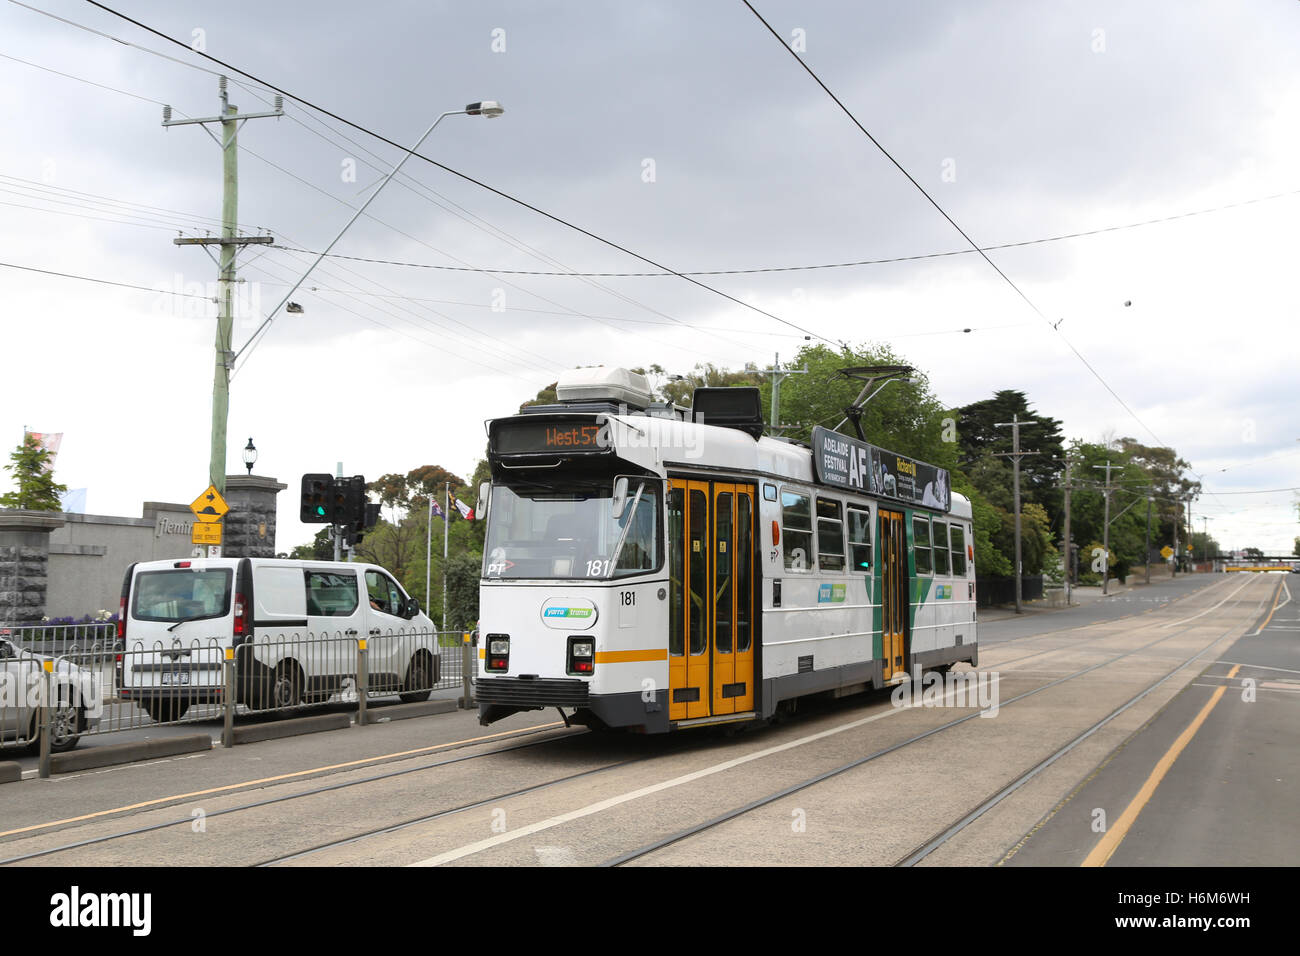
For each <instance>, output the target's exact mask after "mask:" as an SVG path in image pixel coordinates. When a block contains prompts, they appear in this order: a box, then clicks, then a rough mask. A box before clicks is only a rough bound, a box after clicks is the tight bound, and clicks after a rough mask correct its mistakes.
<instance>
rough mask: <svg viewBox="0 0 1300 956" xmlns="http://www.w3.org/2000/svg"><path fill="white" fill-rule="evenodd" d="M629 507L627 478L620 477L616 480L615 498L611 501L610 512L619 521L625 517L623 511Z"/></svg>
mask: <svg viewBox="0 0 1300 956" xmlns="http://www.w3.org/2000/svg"><path fill="white" fill-rule="evenodd" d="M626 507H627V478H625V477H618V478H615V479H614V496H613V498H612V499H611V500H610V503H609V510H610V514H611V515H613V517H614V520H615V521H617V520H618V519H619V518H621V517H623V509H625V508H626Z"/></svg>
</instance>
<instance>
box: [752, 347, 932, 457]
mask: <svg viewBox="0 0 1300 956" xmlns="http://www.w3.org/2000/svg"><path fill="white" fill-rule="evenodd" d="M906 364H907V362H906V360H905V359H904V358H903V357H902V356H900V355H898V354H897V353H895V352H894V351H893V350H892V349H890V348H889V347H888V346H886V345H878V346H867V345H862V346H859V347H857V348H849V347H848V346H845V347H844V348H842V349H840V350H839V351H836V350H835V349H832V348H830V347H828V346H825V345H805V346H804V347H803V348H802V349H800V350H799V352H798V354H796V355H795V357H794V359H792V360H791V362H790V365H791V367H795V368H803V367H807V369H808V374H807V375H791V376H789V377H788V378H786V379H785V380H784V381H783V382H782V383H781V395H780V398H781V404H780V407H779V408H778V409H777V414H778V415H779V416H780V420H781V422H782V423H783V425H785V426H786V427H785V428H784V429H783V431H782V434H784V435H785V436H786V437H788V438H793V439H795V440H797V441H808V440H809V439H810V438H811V437H812V430H813V427H814V426H815V425H822V426H824V427H826V428H835V427H836V425H838V424H839V423H840V422H841V421H842V420H843V419H844V417H845V415H844V410H845V409H846V408H848V407H849V405H850V404H852V402H853V400H854V399H855V398H857V396H858V393H859V392H861V391H862V385H863V383H862V382H861V381H860V380H858V379H852V378H849V377H847V376H845V375H841V374H840V370H841V369H844V368H857V367H861V366H866V365H906ZM755 371H756V372H757V370H755ZM757 374H759V375H761V374H762V373H761V372H757ZM911 378H912V384H906V383H903V382H895V383H894V384H891V385H886V386H885V387H884V388H883V390H881V391H880V393H879V394H877V395H876V397H875V398H873V399H871V401H870V402H869V403H868V404H867V406H866V407H865V408H864V409H863V412H862V431H863V434H864V435H866V438H867V441H869V442H871V443H872V444H873V445H879V446H880V447H882V448H886V449H888V450H889V451H892V452H897V453H898V454H900V455H907V456H908V457H910V458H917V459H920V460H921V461H925V462H929V463H930V464H932V465H938V466H939V467H940V468H947V469H949V470H952V469H953V468H955V467H956V465H957V451H956V443H955V441H954V440H953V434H952V428H951V427H950V426H951V424H952V417H951V415H950V413H949V412H948V411H947V410H946V409H945V408H944V407H943V405H941V404H940V402H939V400H938V398H936V397H935V395H934V393H933V392H931V391H930V384H929V380H928V379H927V378H926V376H925V374H924V373H922V372H919V371H914V372H912V374H911ZM759 389H760V391H761V393H762V397H763V411H764V414H765V415H767V414H770V411H769V410H770V408H771V404H772V403H771V395H772V382H771V379H770V378H768V377H766V376H764V377H763V379H762V384H761V385H760V386H759ZM841 431H842V432H843V433H844V434H846V435H853V434H854V433H853V429H852V426H850V425H847V424H846V425H845V426H844V428H843V429H841Z"/></svg>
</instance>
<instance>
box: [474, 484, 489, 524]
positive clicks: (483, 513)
mask: <svg viewBox="0 0 1300 956" xmlns="http://www.w3.org/2000/svg"><path fill="white" fill-rule="evenodd" d="M491 491H492V482H490V481H484V482H482V483H481V484H479V486H478V501H477V502H475V504H474V517H475V518H477V519H478V520H479V521H486V520H487V515H488V508H489V507H491V504H492V496H491Z"/></svg>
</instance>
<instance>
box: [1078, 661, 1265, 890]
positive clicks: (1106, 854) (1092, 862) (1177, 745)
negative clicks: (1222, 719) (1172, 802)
mask: <svg viewBox="0 0 1300 956" xmlns="http://www.w3.org/2000/svg"><path fill="white" fill-rule="evenodd" d="M1239 670H1241V665H1240V664H1238V665H1236V666H1235V667H1233V669H1232V670H1230V671H1229V672H1228V676H1227V678H1226V679H1227V680H1232V679H1233V678H1234V677H1236V676H1237V672H1238V671H1239ZM1227 690H1228V688H1227V685H1224V686H1223V687H1220V688H1218V689H1217V690H1216V691H1215V692H1214V693H1213V694H1211V695H1210V699H1209V701H1208V702H1207V703H1206V705H1205V706H1204V707H1202V708H1201V712H1200V713H1199V714H1197V715H1196V719H1194V720H1193V721H1192V722H1191V723H1190V724H1188V725H1187V727H1186V729H1184V730H1183V732H1182V733H1181V734H1179V735H1178V739H1177V740H1175V741H1174V742H1173V745H1172V746H1171V747H1170V748H1169V749H1168V750H1167V751H1166V752H1165V755H1164V756H1163V757H1161V758H1160V760H1159V761H1158V762H1157V763H1156V766H1155V769H1154V770H1152V771H1151V775H1150V776H1149V777H1147V779H1146V782H1145V783H1144V784H1142V789H1141V790H1139V791H1138V792H1137V796H1135V797H1134V798H1133V801H1132V802H1131V803H1130V804H1129V805H1128V807H1127V808H1125V810H1124V812H1123V813H1122V814H1120V818H1119V819H1118V820H1116V821H1115V825H1114V826H1113V827H1111V829H1110V830H1108V831H1107V832H1106V835H1105V836H1103V837H1102V838H1101V840H1100V841H1099V842H1098V843H1097V845H1096V846H1095V847H1093V848H1092V852H1091V853H1089V854H1088V856H1087V857H1086V858H1085V859H1084V861H1083V863H1082V864H1081V865H1082V866H1105V865H1106V862H1107V861H1108V860H1109V859H1110V858H1111V856H1113V855H1114V853H1115V851H1116V850H1118V849H1119V845H1120V843H1121V842H1122V841H1123V839H1124V837H1126V836H1128V832H1129V830H1131V829H1132V828H1133V824H1134V823H1136V822H1137V818H1138V815H1139V814H1140V813H1141V812H1142V810H1143V808H1144V807H1146V805H1147V803H1148V802H1149V801H1150V800H1151V797H1152V796H1153V795H1154V794H1155V792H1156V788H1157V787H1159V786H1160V782H1161V781H1162V780H1164V778H1165V774H1167V773H1168V772H1169V768H1170V767H1172V766H1173V765H1174V761H1175V760H1177V759H1178V756H1179V754H1181V753H1182V752H1183V751H1184V750H1185V749H1186V748H1187V745H1188V744H1189V743H1191V742H1192V738H1193V737H1195V736H1196V732H1197V731H1198V730H1200V729H1201V725H1202V724H1204V723H1205V719H1206V718H1207V717H1209V716H1210V711H1212V710H1214V708H1215V706H1216V705H1217V704H1218V703H1219V701H1220V700H1222V699H1223V695H1224V693H1226V692H1227Z"/></svg>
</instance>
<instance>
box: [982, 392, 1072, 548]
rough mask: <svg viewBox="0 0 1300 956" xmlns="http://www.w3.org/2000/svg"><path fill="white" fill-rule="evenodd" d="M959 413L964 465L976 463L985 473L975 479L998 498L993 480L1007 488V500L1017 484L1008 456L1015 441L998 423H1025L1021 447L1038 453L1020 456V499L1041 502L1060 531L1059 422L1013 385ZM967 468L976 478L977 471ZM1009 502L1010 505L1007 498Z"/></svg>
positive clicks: (1008, 507)
mask: <svg viewBox="0 0 1300 956" xmlns="http://www.w3.org/2000/svg"><path fill="white" fill-rule="evenodd" d="M957 414H958V415H959V416H960V418H959V420H958V422H957V444H958V446H959V448H960V465H961V467H963V468H966V469H976V468H978V470H979V471H980V472H981V473H982V475H981V478H980V479H979V480H977V481H976V484H977V485H979V486H980V490H981V491H983V492H984V493H985V494H987V495H989V496H990V497H991V498H994V497H999V496H997V495H995V494H994V493H993V490H992V485H993V483H994V482H998V483H1000V484H1001V485H1002V486H1003V487H1004V488H1005V489H1006V492H1005V496H1006V498H1007V499H1008V500H1009V499H1010V498H1011V497H1012V486H1013V484H1014V478H1013V474H1012V469H1013V466H1012V461H1011V459H1010V458H1008V457H1006V455H1007V454H1008V453H1009V452H1011V450H1012V448H1013V445H1014V441H1013V436H1012V431H1013V430H1012V429H1010V428H999V427H997V426H998V424H999V423H1001V422H1009V421H1012V420H1013V418H1015V419H1018V420H1019V421H1021V422H1024V423H1025V424H1026V426H1027V427H1024V428H1022V429H1021V430H1020V449H1021V451H1033V452H1034V453H1035V454H1032V455H1026V456H1025V457H1023V458H1021V459H1020V500H1021V503H1022V504H1024V503H1027V502H1033V503H1035V504H1039V505H1042V506H1043V508H1044V509H1045V510H1046V512H1047V515H1048V519H1049V521H1050V526H1051V527H1052V528H1055V529H1057V530H1058V531H1059V530H1060V528H1061V524H1062V521H1061V519H1062V514H1063V510H1064V506H1063V495H1062V493H1061V491H1060V489H1059V488H1058V487H1057V485H1058V484H1059V483H1060V475H1061V469H1062V459H1063V458H1064V454H1065V451H1064V446H1063V444H1062V442H1063V440H1064V439H1063V438H1062V435H1061V423H1060V421H1059V420H1057V419H1055V418H1048V417H1047V416H1046V415H1040V414H1038V413H1037V412H1035V411H1034V410H1033V409H1032V408H1030V406H1029V400H1028V399H1027V398H1026V396H1025V393H1024V392H1019V391H1015V390H1012V389H1004V390H1002V391H999V392H995V393H994V394H993V397H992V398H988V399H985V400H983V401H980V402H974V403H972V404H970V405H967V406H965V407H964V408H959V409H957ZM990 463H996V464H997V465H998V466H999V470H996V471H995V470H993V469H992V468H991V467H990ZM969 473H970V474H971V476H972V478H974V477H975V471H974V470H972V471H971V472H969ZM1005 507H1006V508H1007V510H1011V508H1012V506H1011V504H1009V503H1008V504H1007V505H1006V506H1005Z"/></svg>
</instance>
